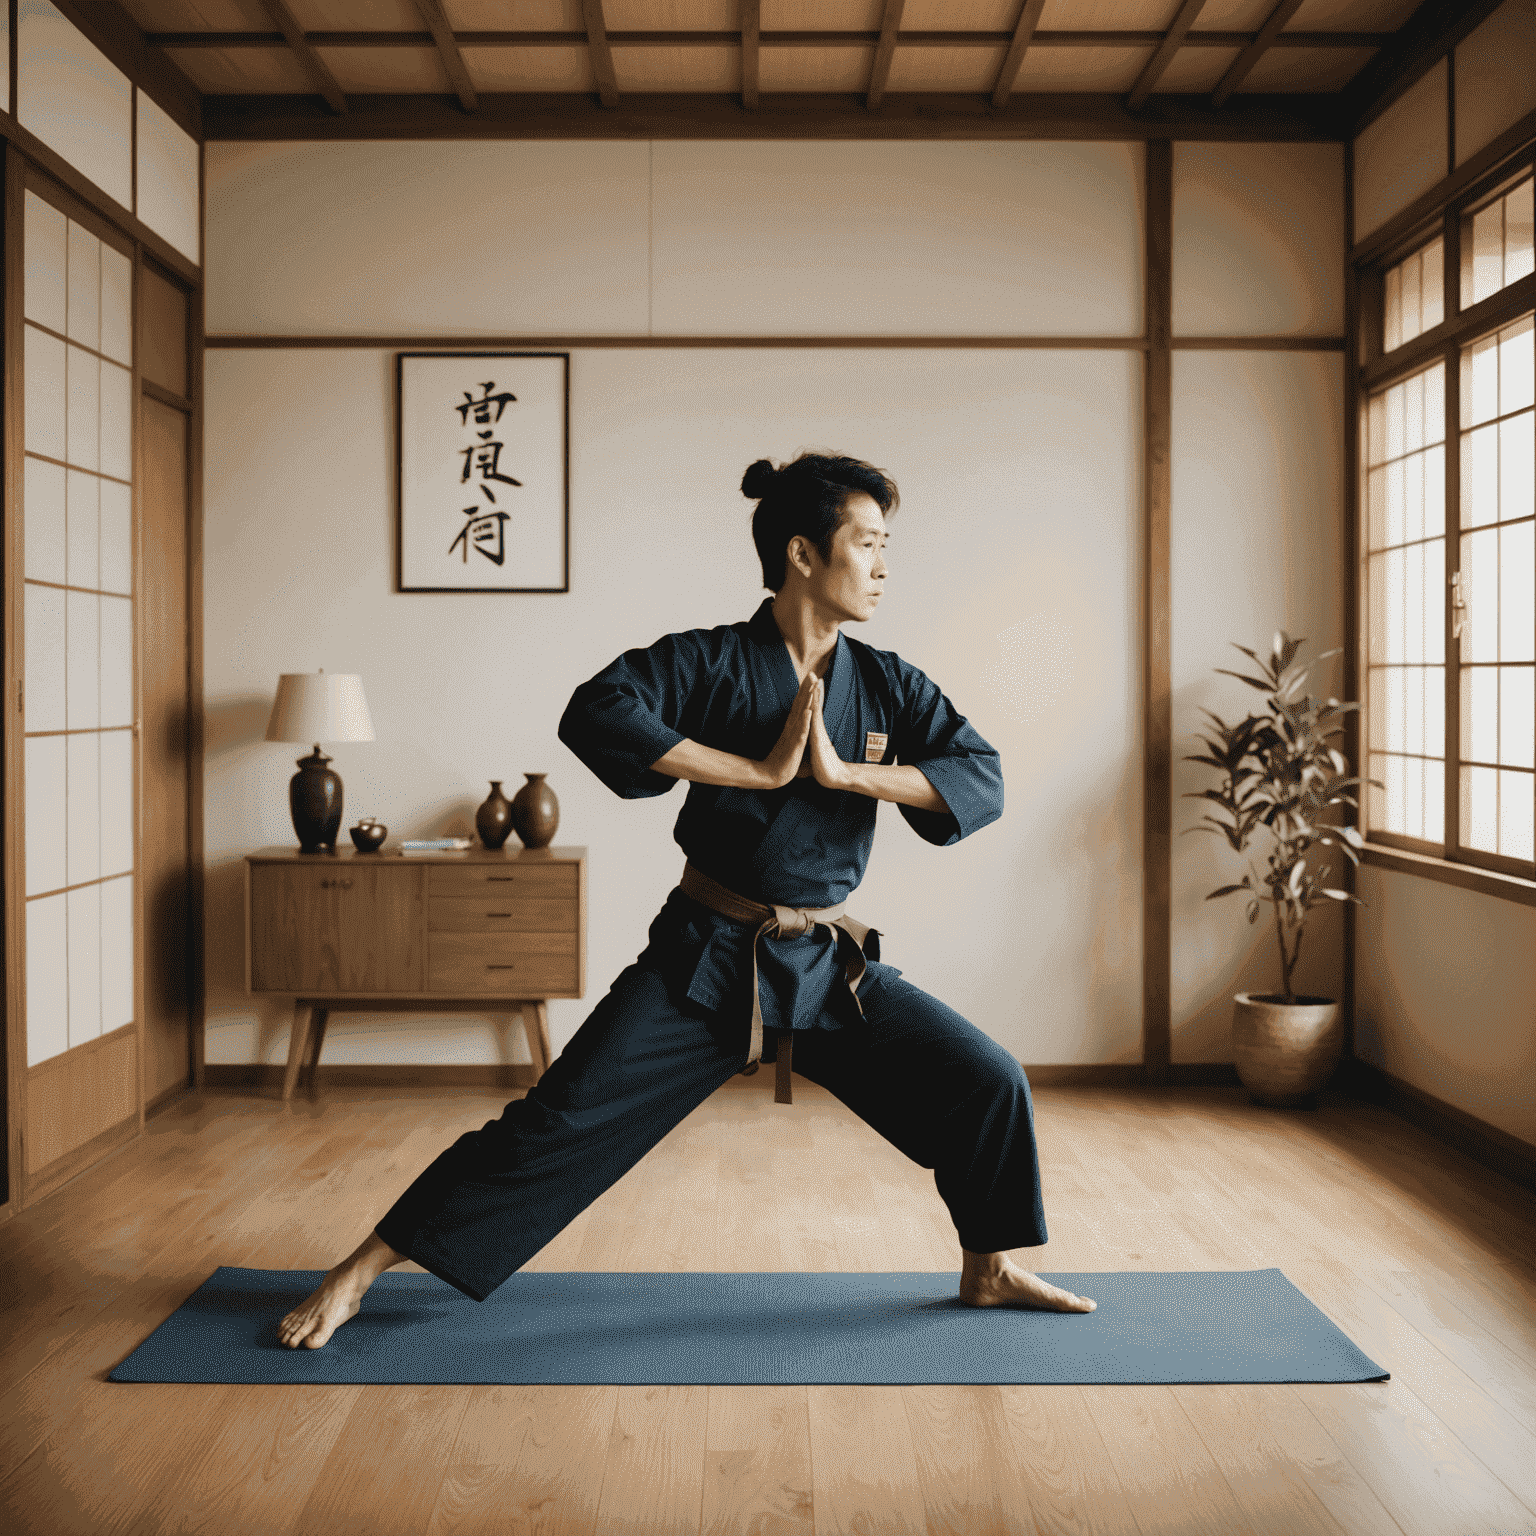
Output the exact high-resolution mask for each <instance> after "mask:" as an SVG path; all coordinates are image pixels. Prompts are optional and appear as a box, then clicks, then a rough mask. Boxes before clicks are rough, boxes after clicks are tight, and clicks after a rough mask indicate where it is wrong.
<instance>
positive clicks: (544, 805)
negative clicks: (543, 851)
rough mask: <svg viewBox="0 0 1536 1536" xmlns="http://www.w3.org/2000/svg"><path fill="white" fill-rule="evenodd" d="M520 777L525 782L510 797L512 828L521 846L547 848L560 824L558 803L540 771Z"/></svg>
mask: <svg viewBox="0 0 1536 1536" xmlns="http://www.w3.org/2000/svg"><path fill="white" fill-rule="evenodd" d="M523 777H524V778H526V779H527V780H528V782H527V783H526V784H524V785H523V787H522V788H521V789H520V790H518V792H517V793H516V794H515V795H514V796H513V797H512V826H513V829H514V830H515V831H516V833H517V835H518V837H519V838H520V839H521V841H522V844H523V847H524V848H547V847H548V846H549V844H550V842H551V841H552V840H553V839H554V835H555V829H556V828H557V827H558V826H559V825H560V802H559V801H558V800H556V799H555V792H554V790H552V789H551V788H550V787H549V785H548V784H546V783H545V782H544V775H543V774H542V773H529V774H524V775H523Z"/></svg>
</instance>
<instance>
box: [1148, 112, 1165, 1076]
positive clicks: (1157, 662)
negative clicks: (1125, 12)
mask: <svg viewBox="0 0 1536 1536" xmlns="http://www.w3.org/2000/svg"><path fill="white" fill-rule="evenodd" d="M1146 157H1147V163H1146V198H1145V215H1144V216H1145V218H1146V252H1145V270H1144V301H1143V302H1144V318H1143V324H1144V325H1145V326H1146V332H1147V342H1148V346H1147V352H1146V362H1145V372H1144V378H1145V383H1144V385H1143V395H1144V399H1143V423H1144V425H1143V429H1142V431H1143V437H1142V585H1141V603H1142V620H1141V634H1142V929H1141V943H1142V962H1141V963H1142V1007H1143V1009H1144V1013H1143V1018H1142V1059H1143V1061H1144V1063H1145V1065H1146V1069H1147V1080H1148V1081H1149V1082H1151V1083H1164V1082H1166V1081H1167V1080H1168V1069H1169V1066H1170V1058H1171V1049H1172V1028H1173V1022H1172V1019H1173V1015H1172V958H1173V957H1172V941H1173V914H1172V895H1171V891H1172V880H1173V698H1172V685H1171V656H1172V612H1171V608H1170V561H1171V543H1170V532H1171V528H1170V512H1171V503H1172V474H1171V470H1172V453H1173V419H1172V418H1173V406H1172V388H1173V350H1172V340H1171V334H1172V329H1173V146H1172V145H1171V144H1169V143H1168V142H1167V141H1166V140H1158V141H1157V142H1155V143H1151V144H1148V145H1147V149H1146Z"/></svg>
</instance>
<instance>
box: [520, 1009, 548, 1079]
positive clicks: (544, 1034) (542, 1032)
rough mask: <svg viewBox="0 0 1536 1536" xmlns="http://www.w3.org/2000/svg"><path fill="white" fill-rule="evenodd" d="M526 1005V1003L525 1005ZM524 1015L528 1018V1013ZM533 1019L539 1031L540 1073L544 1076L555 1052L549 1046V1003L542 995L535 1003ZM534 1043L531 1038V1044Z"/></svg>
mask: <svg viewBox="0 0 1536 1536" xmlns="http://www.w3.org/2000/svg"><path fill="white" fill-rule="evenodd" d="M526 1006H527V1005H526V1004H524V1007H526ZM523 1017H524V1019H526V1018H527V1017H528V1015H527V1014H526V1013H525V1014H524V1015H523ZM533 1019H534V1024H535V1025H536V1027H537V1029H538V1032H539V1049H538V1054H539V1057H540V1058H541V1059H540V1062H539V1075H540V1076H541V1077H542V1076H543V1075H544V1074H545V1073H546V1072H548V1071H549V1066H550V1063H551V1062H552V1061H553V1060H554V1059H555V1057H554V1052H553V1051H551V1050H550V1048H549V1004H548V1003H546V1002H545V1001H544V999H543V998H542V997H541V998H540V999H539V1000H538V1001H537V1002H536V1003H534V1005H533ZM532 1043H533V1042H532V1041H531V1040H530V1041H529V1044H530V1045H531V1044H532Z"/></svg>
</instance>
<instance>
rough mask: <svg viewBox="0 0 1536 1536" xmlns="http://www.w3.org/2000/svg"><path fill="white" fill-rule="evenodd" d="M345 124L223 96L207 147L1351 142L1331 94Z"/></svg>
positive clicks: (513, 108)
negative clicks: (232, 143) (260, 143)
mask: <svg viewBox="0 0 1536 1536" xmlns="http://www.w3.org/2000/svg"><path fill="white" fill-rule="evenodd" d="M347 108H348V110H347V113H346V116H345V117H344V118H337V117H336V116H334V115H333V114H332V113H330V112H328V111H327V110H326V109H325V107H324V105H323V104H322V103H321V102H320V101H319V100H318V99H317V98H316V97H314V96H311V95H283V96H258V95H241V96H209V97H207V98H205V100H204V103H203V129H204V137H205V138H206V139H207V140H209V141H210V142H211V141H214V140H284V139H1073V140H1085V139H1086V140H1099V139H1121V140H1127V141H1131V142H1136V141H1142V140H1147V139H1204V140H1229V141H1233V142H1244V141H1264V142H1271V143H1273V142H1308V143H1318V142H1322V143H1338V142H1340V141H1341V140H1342V139H1343V138H1344V130H1343V126H1342V125H1343V115H1342V114H1343V109H1342V107H1341V104H1340V103H1339V102H1338V101H1337V100H1336V99H1335V98H1333V97H1330V96H1321V95H1313V96H1304V95H1303V96H1286V95H1253V96H1237V97H1234V98H1233V99H1232V101H1230V102H1229V103H1228V104H1227V105H1226V106H1224V107H1221V108H1219V109H1218V108H1214V107H1212V105H1211V102H1210V98H1209V96H1205V95H1199V96H1193V95H1173V94H1169V95H1159V96H1152V97H1149V98H1148V100H1147V102H1146V104H1145V105H1144V106H1143V107H1142V108H1141V110H1140V111H1138V112H1132V111H1130V110H1129V108H1128V107H1127V106H1126V103H1125V97H1124V96H1122V95H1117V94H1109V93H1074V92H1065V91H1063V92H1039V91H1032V92H1028V93H1025V94H1023V95H1016V96H1010V97H1009V99H1008V100H1007V102H1006V103H1005V104H1004V105H1002V106H1000V107H993V106H992V105H991V101H990V98H989V97H988V96H986V95H981V94H978V95H974V96H971V95H946V94H942V93H938V92H895V93H893V94H888V95H886V96H885V97H884V98H883V100H882V102H881V106H880V111H879V112H878V113H872V112H870V111H868V110H867V108H866V106H865V101H864V96H863V95H862V93H858V92H847V93H844V94H841V95H789V94H780V93H777V92H775V93H772V94H764V95H762V96H761V97H760V99H759V102H758V106H757V108H756V110H755V111H748V110H747V109H746V108H745V107H743V106H742V104H741V98H740V96H739V95H738V94H736V93H734V92H731V93H727V92H724V91H722V92H718V93H708V94H706V93H703V92H698V93H693V94H686V95H670V94H665V93H661V92H656V93H648V94H631V95H628V96H624V97H622V98H620V99H619V101H618V102H617V104H616V105H614V106H612V107H604V106H601V105H599V104H598V101H597V98H596V97H595V96H593V95H590V94H585V93H583V94H570V93H557V92H547V93H540V94H537V95H535V94H532V93H522V94H509V93H492V92H482V93H481V94H480V97H479V110H478V111H477V112H476V113H475V115H474V116H473V117H472V118H471V117H466V116H465V114H464V113H463V111H461V110H460V108H459V105H458V103H457V101H456V100H455V99H454V98H453V97H452V96H449V95H444V96H442V97H437V96H421V95H386V94H382V93H381V94H369V95H356V96H349V97H348V98H347Z"/></svg>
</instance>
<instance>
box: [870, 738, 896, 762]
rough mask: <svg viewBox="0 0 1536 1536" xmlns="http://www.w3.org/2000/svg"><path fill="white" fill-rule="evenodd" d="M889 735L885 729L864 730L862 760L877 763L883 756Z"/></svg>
mask: <svg viewBox="0 0 1536 1536" xmlns="http://www.w3.org/2000/svg"><path fill="white" fill-rule="evenodd" d="M890 739H891V738H890V736H889V735H888V734H887V733H886V732H885V731H865V733H864V761H865V762H866V763H878V762H880V761H882V759H883V758H884V757H885V748H886V744H887V743H888V742H889V741H890Z"/></svg>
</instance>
